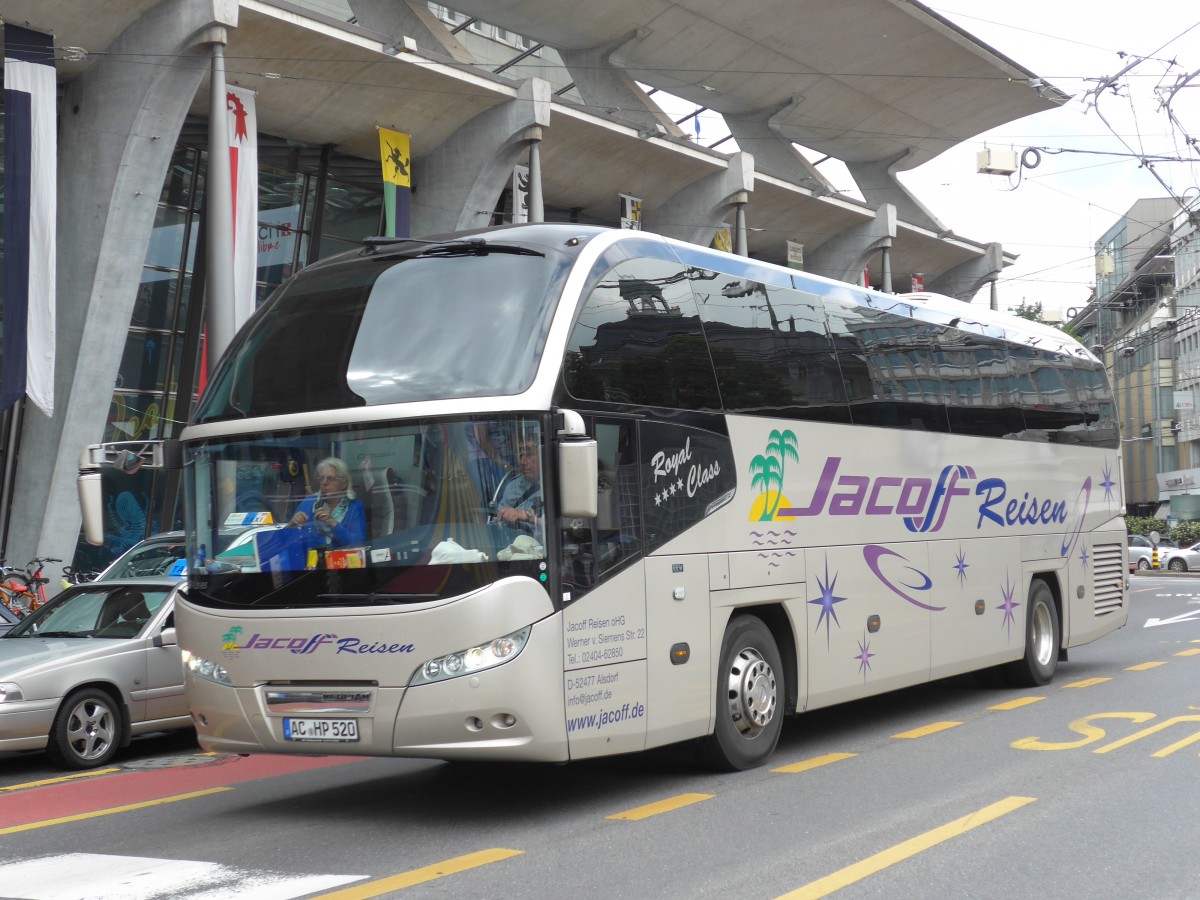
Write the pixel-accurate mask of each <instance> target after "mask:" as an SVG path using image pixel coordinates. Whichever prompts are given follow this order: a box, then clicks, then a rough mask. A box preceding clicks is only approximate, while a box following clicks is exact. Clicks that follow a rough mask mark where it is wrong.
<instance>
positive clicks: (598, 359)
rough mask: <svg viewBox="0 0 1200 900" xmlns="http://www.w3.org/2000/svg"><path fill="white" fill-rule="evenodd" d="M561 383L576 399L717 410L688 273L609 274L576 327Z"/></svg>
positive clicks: (648, 263) (644, 262) (629, 265)
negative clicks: (562, 382) (563, 383)
mask: <svg viewBox="0 0 1200 900" xmlns="http://www.w3.org/2000/svg"><path fill="white" fill-rule="evenodd" d="M563 379H564V382H565V385H566V388H567V391H568V392H569V393H570V394H571V396H572V397H575V398H577V399H580V400H597V401H602V402H607V403H613V404H619V405H622V406H649V407H661V408H667V409H687V410H703V411H717V410H719V409H720V408H721V407H720V399H719V397H718V395H717V387H716V381H715V379H714V377H713V371H712V364H711V362H710V361H709V356H708V348H707V347H706V346H705V343H704V333H703V331H702V330H701V328H700V318H699V316H698V315H697V314H696V303H695V300H694V299H693V298H692V291H691V287H690V284H689V279H688V270H687V269H686V268H685V267H684V266H683V265H682V264H681V263H678V262H667V261H665V260H661V259H633V260H628V261H626V262H622V263H620V264H618V265H617V266H615V267H614V268H613V269H611V270H609V272H608V273H607V274H605V276H604V277H603V278H602V279H601V280H600V282H599V283H598V284H597V285H596V287H595V288H594V289H593V290H592V292H591V294H590V295H589V297H588V299H587V302H586V303H585V305H584V307H583V309H582V311H581V312H580V314H579V318H578V319H577V321H576V323H575V328H574V330H573V331H572V333H571V339H570V341H569V342H568V344H567V354H566V359H565V361H564V363H563Z"/></svg>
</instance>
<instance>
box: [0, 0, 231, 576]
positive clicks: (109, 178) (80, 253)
mask: <svg viewBox="0 0 1200 900" xmlns="http://www.w3.org/2000/svg"><path fill="white" fill-rule="evenodd" d="M237 12H238V3H237V0H165V2H163V3H161V4H159V5H158V6H156V7H153V8H152V9H149V10H146V11H145V12H143V13H141V14H140V15H139V16H137V17H136V18H135V19H133V21H132V23H131V24H130V25H129V27H128V28H126V29H125V31H124V32H122V33H121V34H120V36H118V37H117V38H116V39H115V40H114V41H113V42H112V43H111V44H110V45H109V46H107V47H105V48H92V49H95V50H99V49H103V51H104V52H102V53H96V54H95V57H94V59H95V60H96V61H95V62H94V63H93V64H92V65H91V67H89V68H88V69H87V71H86V72H84V73H83V74H82V75H80V76H79V77H78V78H76V79H75V80H73V81H71V82H68V83H67V84H66V85H64V88H63V95H62V103H61V105H60V107H59V109H60V115H59V130H58V131H59V173H58V203H59V207H58V329H57V332H58V333H57V351H56V353H57V361H56V363H57V364H56V372H55V388H54V390H55V397H56V399H58V402H59V404H61V406H60V408H59V409H57V410H56V414H55V416H54V418H53V419H49V418H47V417H46V416H44V415H42V413H41V412H39V411H38V410H37V409H36V408H35V407H33V406H32V405H30V406H28V407H27V409H26V412H25V424H24V428H23V431H22V435H21V444H20V448H19V450H18V453H19V458H18V461H17V473H16V483H15V486H14V490H13V500H12V516H11V525H10V532H9V535H8V544H7V549H8V557H9V559H12V560H18V561H21V562H24V561H25V560H27V559H30V558H32V557H33V556H35V555H38V556H56V557H61V558H62V559H65V560H70V559H71V557H72V555H73V554H74V551H75V543H76V540H77V538H78V535H79V524H80V513H79V500H78V497H77V495H76V490H75V475H76V472H77V471H78V463H79V454H80V452H81V451H82V450H83V448H84V446H86V445H87V444H89V443H95V442H96V441H98V440H101V439H102V438H103V436H104V423H105V421H106V419H107V416H108V410H109V405H110V403H111V401H112V389H113V385H114V384H115V382H116V378H117V371H118V369H119V368H120V364H121V355H122V353H123V351H124V348H125V340H126V338H127V336H128V331H129V320H130V316H131V315H132V313H133V306H134V301H135V300H136V298H137V290H138V285H139V283H140V281H141V274H142V264H143V262H144V261H145V258H146V248H147V246H148V244H149V242H150V233H151V229H152V228H153V226H154V219H155V214H156V212H157V201H158V196H159V194H160V192H161V191H162V185H163V179H164V178H165V176H166V172H167V166H168V164H169V163H170V160H171V155H172V153H173V152H174V150H175V142H176V140H177V139H178V137H179V132H180V129H181V127H182V125H183V121H184V117H185V116H186V115H187V112H188V109H189V107H190V106H191V104H192V101H193V99H194V98H195V95H196V91H197V89H198V88H199V87H200V85H201V83H202V81H203V79H204V76H205V74H206V73H207V71H208V61H209V58H210V51H209V44H210V43H211V41H212V39H213V35H214V34H215V33H218V32H219V31H221V30H223V29H224V28H225V27H236V25H237ZM213 29H216V30H217V31H213ZM83 160H86V165H83V164H81V161H83ZM49 575H50V578H51V584H55V583H57V575H58V573H57V572H50V573H49Z"/></svg>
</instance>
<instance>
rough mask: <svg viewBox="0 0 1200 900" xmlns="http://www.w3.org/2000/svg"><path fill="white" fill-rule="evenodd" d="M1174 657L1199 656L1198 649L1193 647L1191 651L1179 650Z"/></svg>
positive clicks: (1199, 651) (1199, 650)
mask: <svg viewBox="0 0 1200 900" xmlns="http://www.w3.org/2000/svg"><path fill="white" fill-rule="evenodd" d="M1175 655H1176V656H1196V655H1200V647H1193V648H1192V649H1191V650H1180V651H1179V652H1178V653H1176V654H1175Z"/></svg>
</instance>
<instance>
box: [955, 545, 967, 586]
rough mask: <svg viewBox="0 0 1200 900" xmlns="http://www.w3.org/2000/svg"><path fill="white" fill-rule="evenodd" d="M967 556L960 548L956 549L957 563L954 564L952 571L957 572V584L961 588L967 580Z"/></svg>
mask: <svg viewBox="0 0 1200 900" xmlns="http://www.w3.org/2000/svg"><path fill="white" fill-rule="evenodd" d="M969 568H970V566H968V565H967V554H965V553H963V551H962V547H959V548H958V562H956V563H955V564H954V570H955V571H956V572H958V584H959V586H960V587H961V586H962V585H963V584H964V583H965V582H966V580H967V569H969Z"/></svg>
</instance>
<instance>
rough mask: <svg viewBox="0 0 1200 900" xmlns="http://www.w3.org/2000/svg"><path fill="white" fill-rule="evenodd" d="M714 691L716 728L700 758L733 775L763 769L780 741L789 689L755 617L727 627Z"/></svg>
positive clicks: (737, 620)
mask: <svg viewBox="0 0 1200 900" xmlns="http://www.w3.org/2000/svg"><path fill="white" fill-rule="evenodd" d="M716 693H717V718H716V727H715V728H714V729H713V733H712V734H711V735H709V736H708V737H707V738H705V739H704V740H703V741H702V742H701V744H700V745H699V750H700V756H701V759H702V760H703V761H704V762H705V763H707V764H708V765H711V766H712V767H714V768H717V769H721V770H724V771H731V772H736V771H741V770H744V769H752V768H754V767H755V766H761V765H762V764H763V763H764V762H766V761H767V760H768V759H769V758H770V756H771V754H772V753H774V752H775V745H776V744H777V743H779V733H780V731H781V730H782V728H783V706H782V703H783V699H784V697H786V696H787V691H786V685H785V682H784V674H783V662H782V660H781V658H780V655H779V648H778V647H777V646H776V644H775V638H774V637H772V635H771V631H770V629H768V628H767V626H766V625H764V624H763V622H762V620H761V619H759V618H757V617H756V616H738V617H736V618H734V619H732V620H730V622H729V625H728V627H727V628H726V629H725V638H724V640H723V641H722V642H721V659H720V662H719V665H718V667H717V692H716Z"/></svg>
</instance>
